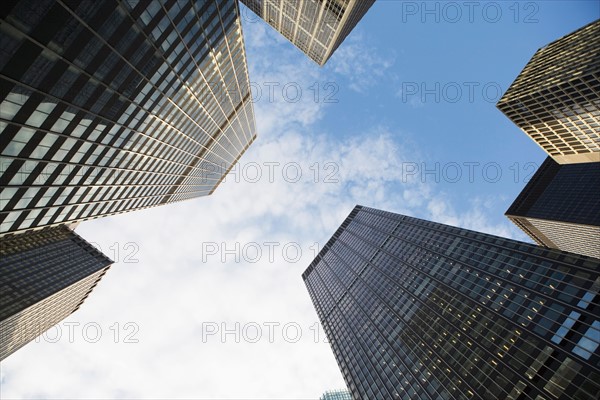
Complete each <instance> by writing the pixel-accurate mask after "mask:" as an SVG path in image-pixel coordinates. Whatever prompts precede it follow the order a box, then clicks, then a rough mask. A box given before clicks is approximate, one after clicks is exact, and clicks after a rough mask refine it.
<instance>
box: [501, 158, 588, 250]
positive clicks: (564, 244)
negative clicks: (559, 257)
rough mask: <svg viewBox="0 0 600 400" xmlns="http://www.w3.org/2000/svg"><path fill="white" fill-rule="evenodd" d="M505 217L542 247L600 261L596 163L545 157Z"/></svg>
mask: <svg viewBox="0 0 600 400" xmlns="http://www.w3.org/2000/svg"><path fill="white" fill-rule="evenodd" d="M506 216H507V217H508V218H509V219H510V220H511V221H513V222H514V223H515V224H516V225H517V226H518V227H519V228H521V229H522V230H523V231H525V233H527V234H528V235H529V236H530V237H531V238H532V239H533V240H535V241H536V242H537V243H539V244H540V245H542V246H546V247H551V248H553V249H559V250H564V251H570V252H572V253H578V254H584V255H586V256H590V257H596V258H600V163H584V164H569V165H560V164H557V163H556V162H555V161H554V160H552V158H550V157H548V158H547V159H546V160H545V161H544V163H543V164H542V165H541V166H540V168H539V169H538V170H537V172H536V173H535V175H534V176H533V177H532V178H531V180H530V181H529V182H528V183H527V185H526V186H525V188H524V189H523V191H522V192H521V193H520V194H519V196H518V197H517V198H516V199H515V201H514V202H513V204H512V205H511V206H510V208H509V209H508V211H506Z"/></svg>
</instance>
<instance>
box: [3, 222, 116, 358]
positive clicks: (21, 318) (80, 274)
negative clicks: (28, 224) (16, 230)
mask: <svg viewBox="0 0 600 400" xmlns="http://www.w3.org/2000/svg"><path fill="white" fill-rule="evenodd" d="M0 256H1V257H0V360H2V359H4V358H6V357H8V356H9V355H10V354H12V353H13V352H15V351H16V350H18V349H19V348H21V347H22V346H24V345H26V344H27V343H28V342H30V341H31V340H33V339H35V338H36V337H37V336H39V335H40V334H42V333H43V332H45V331H46V330H48V329H49V328H51V327H52V326H54V325H56V324H57V323H59V322H60V321H62V320H63V319H64V318H66V317H67V316H69V315H70V314H71V313H73V312H75V311H76V310H77V309H78V308H79V307H80V306H81V304H82V303H83V302H84V300H85V299H86V298H87V296H88V295H89V294H90V293H91V291H92V290H93V289H94V287H95V286H96V285H97V284H98V282H99V281H100V279H102V276H103V275H104V274H105V273H106V271H107V270H108V268H109V267H110V265H111V264H112V261H111V260H110V259H109V258H108V257H106V256H105V255H103V254H102V253H100V252H99V251H98V250H96V249H95V248H94V247H93V246H92V245H90V244H89V243H87V242H86V241H85V240H83V239H82V238H81V237H80V236H78V235H77V234H76V233H74V232H73V231H72V230H70V229H69V228H67V227H66V226H57V227H48V228H44V229H41V230H33V231H29V232H25V233H22V234H18V235H10V236H7V237H3V238H2V239H0Z"/></svg>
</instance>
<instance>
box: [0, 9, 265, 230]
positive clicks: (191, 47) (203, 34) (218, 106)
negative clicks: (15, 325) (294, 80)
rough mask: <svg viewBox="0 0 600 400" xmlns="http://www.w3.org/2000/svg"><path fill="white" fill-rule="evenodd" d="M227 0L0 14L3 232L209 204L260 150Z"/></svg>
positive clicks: (237, 26)
mask: <svg viewBox="0 0 600 400" xmlns="http://www.w3.org/2000/svg"><path fill="white" fill-rule="evenodd" d="M241 29H242V28H241V23H240V17H239V9H238V5H237V2H236V1H235V0H220V1H217V0H210V1H207V0H186V1H176V0H169V1H164V2H157V1H151V2H150V1H148V2H147V1H137V0H123V1H118V2H114V1H109V0H98V1H96V0H95V1H92V0H84V1H77V2H72V1H55V0H20V1H17V2H14V5H13V3H12V2H11V3H8V4H5V5H4V6H3V8H2V19H1V24H0V43H1V45H0V136H1V137H2V141H0V152H1V154H0V156H1V159H0V186H1V187H2V192H1V193H0V223H1V230H0V234H5V233H7V232H23V231H25V230H27V229H30V228H35V227H43V226H51V225H58V224H61V223H69V222H74V221H82V220H86V219H90V218H96V217H100V216H105V215H112V214H117V213H122V212H127V211H131V210H138V209H142V208H147V207H153V206H157V205H161V204H167V203H173V202H177V201H181V200H185V199H190V198H193V197H197V196H205V195H209V194H211V193H212V192H213V191H214V190H215V189H216V187H217V186H218V184H219V183H220V182H221V180H222V178H223V177H224V176H225V175H226V173H227V172H228V170H229V169H230V168H231V167H232V166H233V165H234V163H235V162H237V160H238V159H239V157H240V156H241V155H242V154H243V153H244V151H245V150H246V149H247V148H248V146H249V145H250V144H251V143H252V141H253V140H254V139H255V121H254V114H253V104H252V101H251V96H250V90H249V87H250V85H249V78H248V71H247V63H246V55H245V48H244V42H243V39H242V30H241Z"/></svg>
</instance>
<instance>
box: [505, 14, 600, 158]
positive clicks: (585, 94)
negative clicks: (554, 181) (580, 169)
mask: <svg viewBox="0 0 600 400" xmlns="http://www.w3.org/2000/svg"><path fill="white" fill-rule="evenodd" d="M599 53H600V20H598V21H595V22H592V23H590V24H589V25H587V26H585V27H583V28H581V29H579V30H577V31H575V32H573V33H571V34H569V35H567V36H565V37H563V38H561V39H559V40H557V41H555V42H552V43H550V44H549V45H547V46H545V47H543V48H541V49H539V50H538V51H537V52H536V54H535V55H534V56H533V57H532V59H531V60H530V61H529V63H528V64H527V65H526V66H525V68H524V69H523V71H522V72H521V73H520V74H519V76H518V77H517V79H516V80H515V81H514V82H513V84H512V85H511V86H510V87H509V89H508V90H507V91H506V93H505V94H504V96H502V98H501V99H500V101H499V102H498V104H497V107H498V108H499V109H500V111H502V112H503V113H504V114H505V115H506V116H507V117H508V118H510V119H511V120H512V121H513V122H514V123H515V124H516V125H517V126H518V127H519V128H521V129H522V130H523V131H524V132H525V133H526V134H527V135H529V136H530V137H531V138H532V139H533V140H535V141H536V143H538V144H539V145H540V146H541V147H542V148H543V149H544V150H545V151H546V152H547V153H548V154H549V155H550V156H551V157H553V158H554V159H555V160H556V161H557V162H558V163H560V164H569V163H580V162H595V161H600V59H599V58H598V54H599Z"/></svg>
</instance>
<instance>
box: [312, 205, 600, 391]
mask: <svg viewBox="0 0 600 400" xmlns="http://www.w3.org/2000/svg"><path fill="white" fill-rule="evenodd" d="M599 273H600V260H598V259H595V258H590V257H585V256H581V255H577V254H572V253H567V252H563V251H559V250H555V249H546V248H542V247H539V246H535V245H531V244H527V243H521V242H518V241H514V240H510V239H504V238H501V237H497V236H493V235H488V234H483V233H479V232H474V231H470V230H467V229H461V228H456V227H452V226H448V225H443V224H439V223H434V222H430V221H424V220H420V219H417V218H412V217H408V216H403V215H398V214H393V213H389V212H385V211H380V210H376V209H372V208H367V207H361V206H357V207H356V208H355V209H354V210H353V211H352V212H351V213H350V215H349V216H348V218H347V219H346V220H345V221H344V222H343V224H342V225H341V226H340V228H339V229H338V230H337V231H336V232H335V234H334V235H333V237H332V238H331V239H330V240H329V241H328V242H327V244H326V245H325V246H324V248H323V249H322V250H321V252H320V253H319V254H318V255H317V257H316V258H315V260H314V261H313V262H312V263H311V264H310V266H309V267H308V268H307V270H306V271H305V272H304V274H303V279H304V281H305V284H306V286H307V288H308V292H309V293H310V297H311V299H312V301H313V303H314V306H315V308H316V311H317V314H318V316H319V319H320V320H321V323H322V325H323V328H324V330H325V333H326V335H327V338H328V339H329V342H330V344H331V347H332V349H333V351H334V354H335V358H336V360H337V363H338V365H339V367H340V369H341V371H342V374H343V376H344V379H345V381H346V384H347V386H348V389H349V390H350V392H351V393H352V397H353V398H354V400H359V399H360V400H363V399H364V400H367V399H368V400H375V399H381V400H389V399H464V398H478V399H490V400H491V399H493V400H496V399H535V400H538V399H578V400H583V399H590V400H592V399H597V398H598V397H597V396H598V393H600V351H599V350H598V347H599V344H600V296H599V295H598V293H599V291H600V277H599Z"/></svg>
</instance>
